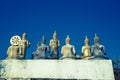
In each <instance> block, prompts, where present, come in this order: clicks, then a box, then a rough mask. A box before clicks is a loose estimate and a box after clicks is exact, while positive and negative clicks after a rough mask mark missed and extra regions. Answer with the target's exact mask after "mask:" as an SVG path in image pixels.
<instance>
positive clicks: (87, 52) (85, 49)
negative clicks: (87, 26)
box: [81, 36, 91, 59]
mask: <svg viewBox="0 0 120 80" xmlns="http://www.w3.org/2000/svg"><path fill="white" fill-rule="evenodd" d="M84 43H85V46H83V47H82V50H81V52H82V58H83V59H84V58H88V57H90V56H91V47H90V46H89V39H88V37H87V36H86V38H85V40H84Z"/></svg>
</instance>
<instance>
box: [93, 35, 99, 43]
mask: <svg viewBox="0 0 120 80" xmlns="http://www.w3.org/2000/svg"><path fill="white" fill-rule="evenodd" d="M99 40H100V39H99V37H98V36H97V34H95V37H94V43H99Z"/></svg>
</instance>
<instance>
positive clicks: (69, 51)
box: [60, 36, 77, 59]
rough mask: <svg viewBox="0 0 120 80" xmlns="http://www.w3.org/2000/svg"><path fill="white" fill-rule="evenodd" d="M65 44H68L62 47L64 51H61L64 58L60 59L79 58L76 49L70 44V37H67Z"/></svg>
mask: <svg viewBox="0 0 120 80" xmlns="http://www.w3.org/2000/svg"><path fill="white" fill-rule="evenodd" d="M65 42H66V45H64V46H62V49H61V54H62V57H61V58H60V59H75V58H77V57H76V51H75V47H74V46H73V45H71V44H70V37H69V36H67V38H66V40H65Z"/></svg>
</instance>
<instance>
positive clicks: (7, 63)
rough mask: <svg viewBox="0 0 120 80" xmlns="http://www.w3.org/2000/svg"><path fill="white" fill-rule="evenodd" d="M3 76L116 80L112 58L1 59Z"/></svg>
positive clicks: (0, 64)
mask: <svg viewBox="0 0 120 80" xmlns="http://www.w3.org/2000/svg"><path fill="white" fill-rule="evenodd" d="M0 66H2V67H3V68H2V67H1V78H6V77H7V78H56V79H90V80H98V79H101V80H114V74H113V67H112V62H111V60H1V61H0Z"/></svg>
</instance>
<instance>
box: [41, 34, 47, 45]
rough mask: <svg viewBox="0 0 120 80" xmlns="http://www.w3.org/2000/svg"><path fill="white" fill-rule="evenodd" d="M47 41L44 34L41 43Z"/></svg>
mask: <svg viewBox="0 0 120 80" xmlns="http://www.w3.org/2000/svg"><path fill="white" fill-rule="evenodd" d="M45 43H46V39H45V37H44V36H42V39H41V44H45Z"/></svg>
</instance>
